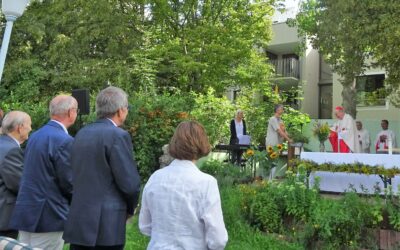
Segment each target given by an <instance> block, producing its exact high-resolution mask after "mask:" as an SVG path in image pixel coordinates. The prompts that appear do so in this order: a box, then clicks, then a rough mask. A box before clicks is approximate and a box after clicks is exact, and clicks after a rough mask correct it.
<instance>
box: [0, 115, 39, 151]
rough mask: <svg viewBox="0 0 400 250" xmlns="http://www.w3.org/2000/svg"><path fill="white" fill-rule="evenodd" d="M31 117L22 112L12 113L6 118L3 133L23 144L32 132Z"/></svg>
mask: <svg viewBox="0 0 400 250" xmlns="http://www.w3.org/2000/svg"><path fill="white" fill-rule="evenodd" d="M31 126H32V121H31V117H30V116H29V115H28V114H27V113H25V112H22V111H11V112H9V113H7V114H6V116H4V119H3V125H2V132H3V134H7V135H9V136H12V137H13V138H14V139H16V140H17V141H19V143H23V142H24V141H26V140H27V139H28V136H29V132H31V130H32V127H31Z"/></svg>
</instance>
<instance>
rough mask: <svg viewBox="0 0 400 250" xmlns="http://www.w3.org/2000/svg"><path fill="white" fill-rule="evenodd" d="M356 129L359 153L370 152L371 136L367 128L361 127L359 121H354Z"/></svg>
mask: <svg viewBox="0 0 400 250" xmlns="http://www.w3.org/2000/svg"><path fill="white" fill-rule="evenodd" d="M356 126H357V131H358V142H359V144H360V150H361V153H367V154H369V153H370V146H371V138H370V136H369V132H368V130H366V129H365V128H363V124H362V122H361V121H356Z"/></svg>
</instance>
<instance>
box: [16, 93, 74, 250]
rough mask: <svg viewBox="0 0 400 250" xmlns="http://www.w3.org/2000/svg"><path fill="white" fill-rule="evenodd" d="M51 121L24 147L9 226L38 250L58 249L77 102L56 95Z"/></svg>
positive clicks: (69, 183) (66, 204)
mask: <svg viewBox="0 0 400 250" xmlns="http://www.w3.org/2000/svg"><path fill="white" fill-rule="evenodd" d="M49 109H50V117H51V120H50V121H49V122H48V123H47V124H46V125H44V126H43V127H42V128H40V129H39V130H37V131H36V132H34V133H33V134H32V135H31V137H30V139H29V141H28V144H27V146H26V151H25V156H24V172H23V175H22V180H21V187H20V189H19V193H18V198H17V202H16V204H15V209H14V212H13V215H12V218H11V222H10V227H11V228H12V229H16V230H19V240H20V241H21V242H22V243H26V244H28V245H30V246H32V247H37V248H41V249H52V250H58V249H60V250H61V249H62V248H63V245H64V241H63V239H62V234H63V231H64V223H65V221H66V218H67V214H68V211H69V202H70V200H71V196H72V174H71V172H72V171H71V166H70V147H71V145H72V142H73V138H72V137H71V136H70V135H69V134H68V130H67V129H68V127H70V126H71V125H73V124H74V122H75V120H76V117H77V112H78V103H77V101H76V100H75V98H73V97H72V96H67V95H59V96H56V97H55V98H54V99H53V100H52V101H51V102H50V106H49Z"/></svg>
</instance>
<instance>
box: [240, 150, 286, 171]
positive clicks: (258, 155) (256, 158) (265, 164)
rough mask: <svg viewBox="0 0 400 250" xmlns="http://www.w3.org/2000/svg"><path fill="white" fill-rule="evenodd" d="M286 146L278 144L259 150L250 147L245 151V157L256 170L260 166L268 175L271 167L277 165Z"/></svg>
mask: <svg viewBox="0 0 400 250" xmlns="http://www.w3.org/2000/svg"><path fill="white" fill-rule="evenodd" d="M283 149H284V146H283V145H282V144H278V145H276V146H268V147H267V148H266V150H257V149H256V148H249V149H247V150H246V152H245V153H244V157H245V158H246V159H247V164H248V165H250V167H251V168H252V169H253V170H254V171H255V168H256V167H257V166H258V167H259V168H262V169H264V170H265V174H266V175H268V174H269V172H270V170H271V168H273V167H274V166H275V165H276V162H275V161H276V160H277V159H278V157H279V155H280V154H281V152H282V150H283Z"/></svg>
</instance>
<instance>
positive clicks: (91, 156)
mask: <svg viewBox="0 0 400 250" xmlns="http://www.w3.org/2000/svg"><path fill="white" fill-rule="evenodd" d="M96 113H97V118H98V120H97V121H96V122H94V123H92V124H89V125H87V126H85V127H84V128H82V129H81V130H80V131H79V132H78V134H77V135H76V137H75V141H74V143H73V145H72V152H71V155H72V163H71V165H72V171H73V176H74V180H73V187H74V195H73V196H72V203H71V209H70V213H69V215H68V219H67V223H66V226H65V232H64V239H65V241H66V242H70V243H71V245H70V249H71V250H78V249H108V250H112V249H123V247H124V244H125V226H126V220H127V219H128V218H129V217H130V216H132V215H133V213H134V209H135V207H136V205H137V202H138V198H139V193H140V178H139V174H138V172H137V168H136V163H135V161H134V158H133V146H132V140H131V137H130V135H129V133H128V132H126V131H125V130H123V129H121V128H119V126H121V125H122V124H123V123H124V121H125V119H126V116H127V115H128V99H127V95H126V93H125V92H124V91H123V90H122V89H120V88H117V87H108V88H106V89H103V90H102V91H101V92H100V93H99V94H98V96H97V98H96Z"/></svg>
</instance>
